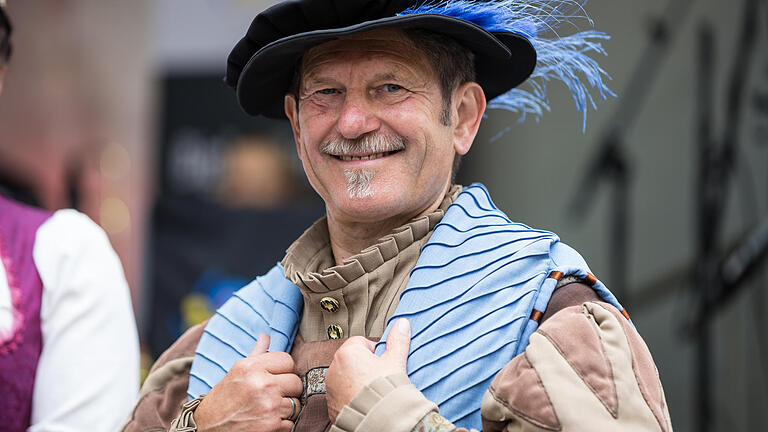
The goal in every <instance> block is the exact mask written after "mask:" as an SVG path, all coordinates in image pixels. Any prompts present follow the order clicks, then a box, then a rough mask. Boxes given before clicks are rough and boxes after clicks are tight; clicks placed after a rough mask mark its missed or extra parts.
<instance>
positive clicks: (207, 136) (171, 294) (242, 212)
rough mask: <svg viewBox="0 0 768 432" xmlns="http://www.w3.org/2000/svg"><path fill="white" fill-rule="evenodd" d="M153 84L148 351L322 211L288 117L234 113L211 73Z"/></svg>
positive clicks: (250, 274)
mask: <svg viewBox="0 0 768 432" xmlns="http://www.w3.org/2000/svg"><path fill="white" fill-rule="evenodd" d="M162 87H163V95H164V97H163V107H162V111H163V123H162V134H161V137H160V142H161V148H160V153H159V155H160V159H159V160H160V166H159V170H158V173H159V176H158V180H159V192H160V193H159V195H158V199H157V201H156V203H155V205H154V208H153V211H152V215H151V223H150V225H151V229H150V241H149V243H150V253H149V262H148V263H147V267H148V270H149V272H148V288H149V289H148V295H147V296H146V297H147V301H148V302H149V303H150V304H149V305H148V311H149V312H148V316H147V320H146V321H148V325H147V326H146V331H145V335H144V336H145V340H146V341H147V343H148V344H149V347H150V350H151V351H152V354H153V355H155V356H157V355H159V354H160V353H161V352H162V351H163V350H164V349H166V348H167V347H168V346H169V345H170V344H171V343H172V342H173V341H174V340H175V339H176V338H178V337H179V336H180V335H181V334H182V333H183V331H184V330H186V329H187V328H188V327H190V326H192V325H195V324H197V323H199V322H202V321H204V320H205V319H207V318H208V317H209V316H210V315H211V314H212V313H213V311H215V310H216V308H218V307H219V306H220V305H221V304H222V303H223V302H224V301H225V300H226V299H227V298H229V296H230V295H231V294H232V292H233V291H235V290H237V289H238V288H240V287H242V286H243V285H245V284H246V283H248V282H249V281H250V280H252V279H253V278H254V277H256V276H258V275H260V274H263V273H265V272H266V271H267V270H268V269H269V268H270V267H272V266H273V265H275V263H276V262H278V261H280V260H281V259H282V258H283V255H284V253H285V249H286V248H287V247H288V246H289V245H290V243H291V242H292V241H293V240H294V239H295V238H297V237H298V236H299V235H300V234H301V233H302V232H303V231H304V229H306V228H307V227H309V225H310V224H311V223H312V222H313V221H314V220H316V219H317V218H319V217H320V216H321V215H322V214H323V208H322V205H321V202H320V201H319V200H318V199H316V198H314V193H313V192H311V190H310V189H309V187H308V185H307V184H306V182H305V180H304V179H303V175H302V172H301V167H300V166H299V164H298V161H297V158H296V157H295V156H293V153H294V152H295V150H294V146H293V137H292V135H291V133H290V128H289V126H288V123H287V122H283V121H273V120H267V119H263V118H253V117H249V116H247V115H245V114H243V113H242V112H241V110H240V108H239V107H238V106H237V104H236V100H235V97H234V92H233V91H232V90H231V89H229V88H227V87H226V86H225V85H224V84H223V83H222V81H221V76H219V75H195V76H184V75H169V76H166V77H165V78H164V80H163V81H162ZM145 310H147V309H145Z"/></svg>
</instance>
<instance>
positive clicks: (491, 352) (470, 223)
mask: <svg viewBox="0 0 768 432" xmlns="http://www.w3.org/2000/svg"><path fill="white" fill-rule="evenodd" d="M553 272H560V274H562V275H574V276H577V277H580V278H583V279H585V280H586V279H591V280H594V277H592V276H591V273H590V272H589V267H588V266H587V264H586V262H585V261H584V259H583V258H582V257H581V256H580V255H579V254H578V253H577V252H576V251H575V250H573V249H572V248H570V247H569V246H567V245H565V244H563V243H562V242H560V239H559V238H558V237H557V236H556V235H555V234H553V233H551V232H548V231H541V230H535V229H532V228H529V227H527V226H525V225H523V224H519V223H515V222H512V221H511V220H509V218H507V216H506V215H505V214H504V213H503V212H502V211H500V210H499V209H498V208H496V206H495V205H494V204H493V202H492V201H491V198H490V196H489V194H488V191H487V190H486V189H485V187H484V186H483V185H481V184H473V185H472V186H469V187H466V188H464V190H463V191H462V193H461V194H460V195H459V196H458V198H457V199H456V201H455V202H454V203H453V204H452V205H451V206H450V207H449V208H448V210H447V211H446V213H445V216H443V218H442V220H441V221H440V223H438V224H437V226H436V227H435V229H434V232H433V234H432V236H431V238H430V239H429V241H428V242H427V244H426V245H424V247H423V248H422V251H421V255H420V257H419V260H418V261H417V263H416V266H415V267H414V268H413V270H412V271H411V275H410V279H409V281H408V284H407V285H406V288H405V290H404V291H403V293H402V294H401V297H400V303H399V305H398V307H397V308H396V310H395V313H394V314H393V315H392V317H390V318H389V320H388V322H387V327H386V330H385V332H384V336H383V337H382V339H381V341H380V342H379V343H378V344H377V345H376V353H377V354H379V355H381V354H382V353H383V352H384V350H385V348H386V337H387V334H388V333H389V331H390V329H391V328H392V325H393V323H394V322H395V320H397V319H398V318H401V317H405V318H408V320H409V321H410V323H411V332H412V340H411V348H410V353H409V356H408V366H407V368H408V369H407V372H408V376H409V377H410V379H411V382H413V384H414V385H415V386H416V388H418V389H419V390H421V391H422V393H424V395H425V396H426V397H427V399H429V400H431V401H433V402H435V403H436V404H437V405H438V406H439V407H440V414H441V415H443V416H444V417H445V418H447V419H448V420H450V421H451V422H453V423H454V424H456V425H457V426H461V427H467V428H469V427H473V428H476V429H480V428H481V427H482V425H481V419H480V403H481V401H482V396H483V393H484V392H485V390H486V389H487V388H488V386H489V385H490V383H491V381H492V380H493V378H494V376H495V375H496V373H498V371H499V370H501V368H503V367H504V365H506V364H507V362H509V361H510V360H511V359H512V358H513V357H514V356H516V355H517V354H520V353H522V352H523V351H524V350H525V347H526V346H527V344H528V338H529V337H530V335H531V333H533V332H534V331H535V330H536V328H537V326H538V323H537V322H536V321H535V320H533V319H531V313H532V312H533V310H534V309H536V310H538V311H544V310H546V307H547V304H548V303H549V299H550V297H551V296H552V292H553V291H554V289H555V287H556V285H557V282H558V279H557V278H555V277H548V276H550V275H552V274H554V273H553ZM593 288H594V289H595V291H596V292H597V293H598V294H599V295H600V297H601V298H603V300H605V301H607V302H609V303H611V304H613V305H614V306H616V307H617V308H618V309H619V310H621V309H622V308H621V305H620V304H619V303H618V301H617V300H616V298H615V297H614V296H613V294H611V293H610V292H609V291H608V289H607V288H606V287H605V286H604V285H603V284H602V283H601V282H600V281H597V282H595V283H594V284H593ZM302 304H303V300H302V296H301V293H300V291H299V288H298V287H297V286H296V285H294V284H293V283H291V282H290V281H288V280H287V279H286V278H285V276H284V274H283V269H282V267H281V266H280V265H279V264H278V265H276V266H275V267H274V268H273V269H272V270H270V271H269V272H268V273H267V274H266V275H264V276H262V277H260V278H257V279H256V280H255V281H253V282H252V283H250V284H249V285H247V286H245V287H244V288H242V289H241V290H239V291H238V292H237V293H235V295H234V296H233V297H232V298H231V299H230V300H228V301H227V302H226V303H225V304H224V305H223V306H222V307H221V308H220V309H219V310H218V311H217V312H216V314H215V315H214V316H213V317H212V318H211V320H210V321H209V323H208V325H207V326H206V328H205V331H204V333H203V337H202V338H201V339H200V343H199V344H198V347H197V350H196V353H195V358H194V360H193V363H192V370H191V372H190V382H189V389H188V394H189V397H190V398H194V397H197V396H199V395H200V394H203V393H207V392H208V391H209V390H210V389H211V387H212V386H214V385H215V384H216V383H218V382H219V381H220V380H221V379H222V378H223V377H224V375H225V374H226V372H227V371H228V370H229V368H230V367H232V365H233V364H234V363H235V362H236V361H237V360H239V359H241V358H244V357H245V356H247V355H248V353H249V352H250V351H251V349H252V348H253V346H254V344H255V343H256V336H258V335H259V334H260V333H268V334H270V336H271V338H272V339H271V342H270V348H269V349H270V351H290V348H291V344H292V342H293V338H294V337H295V335H296V331H297V329H298V325H299V321H300V316H301V308H302Z"/></svg>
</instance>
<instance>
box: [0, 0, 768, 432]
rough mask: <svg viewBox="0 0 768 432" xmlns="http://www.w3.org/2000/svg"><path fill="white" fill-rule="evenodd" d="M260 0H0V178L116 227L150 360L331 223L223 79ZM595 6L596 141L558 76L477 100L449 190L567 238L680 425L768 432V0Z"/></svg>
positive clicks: (30, 197) (592, 121) (281, 129)
mask: <svg viewBox="0 0 768 432" xmlns="http://www.w3.org/2000/svg"><path fill="white" fill-rule="evenodd" d="M272 3H274V2H273V1H258V0H217V1H215V2H213V1H205V0H134V1H130V2H118V1H108V2H105V1H100V0H37V1H34V2H29V1H21V0H9V4H8V11H9V14H10V16H11V19H12V21H13V23H14V26H15V28H14V35H13V43H14V48H15V49H14V55H13V58H12V60H11V63H10V65H9V70H8V74H7V77H6V80H5V86H4V89H3V94H2V95H0V187H3V188H4V190H5V191H6V192H7V193H10V194H12V195H14V196H16V197H18V198H20V199H22V200H25V201H28V202H34V203H36V204H37V205H39V206H41V207H45V208H49V209H56V208H62V207H68V206H73V207H76V208H78V209H80V210H81V211H83V212H85V213H87V214H88V215H89V216H91V218H93V219H94V220H95V221H97V222H98V223H99V224H100V225H101V226H102V227H103V228H104V229H105V230H106V231H107V233H108V234H109V236H110V239H111V241H112V244H113V246H114V247H115V249H116V250H117V252H118V254H119V255H120V257H121V259H122V261H123V265H124V267H125V270H126V275H127V277H128V280H129V283H130V285H131V288H132V293H133V301H134V308H135V310H136V314H137V318H138V320H139V325H140V329H141V333H142V335H141V336H142V341H143V351H144V353H145V356H146V361H147V362H150V361H151V359H152V358H153V357H154V356H156V355H157V354H159V353H160V352H161V351H162V350H163V349H165V348H166V347H167V346H168V345H169V344H170V343H171V341H173V340H174V339H175V338H176V337H178V336H179V335H180V334H181V332H183V330H184V329H186V328H187V327H189V326H190V325H193V324H195V323H197V322H200V321H202V320H204V319H206V318H207V317H208V316H209V315H210V313H211V312H212V311H213V310H215V308H216V307H217V306H218V305H219V304H220V303H221V302H222V301H223V299H226V298H227V297H228V295H229V294H230V293H231V292H232V291H233V290H234V289H237V288H238V287H240V286H242V285H243V284H244V283H246V282H247V281H249V280H250V279H252V278H253V277H254V276H256V275H258V274H261V273H263V272H264V271H265V270H266V269H268V268H269V267H271V266H272V265H274V263H275V262H277V261H279V260H280V259H282V256H283V252H284V250H285V248H286V247H287V246H288V245H289V244H290V242H291V241H292V240H293V239H295V237H296V236H297V235H298V234H299V233H301V232H302V231H303V230H304V229H305V228H306V227H308V226H309V224H310V223H311V222H312V221H313V220H315V219H316V218H317V217H319V216H320V215H322V213H323V208H322V203H321V202H320V201H319V200H318V199H317V198H316V197H315V195H314V193H313V192H312V191H311V189H310V188H309V186H308V185H307V183H306V180H304V178H303V174H302V172H301V167H300V165H299V164H298V161H297V159H296V157H295V150H294V145H293V141H292V136H291V133H290V130H289V129H288V126H287V124H286V123H283V122H279V121H267V120H264V119H255V118H251V117H248V116H245V115H244V114H242V113H241V112H240V111H239V108H238V107H237V105H236V103H235V98H234V94H233V92H232V91H231V90H230V89H228V88H227V87H225V86H224V85H223V84H222V77H223V74H224V66H225V61H226V56H227V54H228V53H229V50H230V48H231V47H232V46H233V45H234V43H235V42H236V41H237V40H238V39H239V38H240V37H241V36H242V34H243V33H244V32H245V29H246V28H247V26H248V24H249V23H250V21H251V19H252V18H253V16H254V15H255V14H256V13H258V12H259V11H260V10H262V9H263V8H264V7H266V6H267V5H269V4H272ZM587 11H588V14H589V16H590V17H591V18H592V19H593V20H594V21H595V23H596V28H597V29H598V30H602V31H604V32H606V33H608V34H610V35H611V36H612V39H611V40H609V41H607V42H605V44H604V45H605V48H606V49H607V51H608V54H609V55H608V57H605V58H601V59H599V60H600V62H601V64H602V65H603V66H604V68H605V69H606V71H607V72H608V73H609V74H611V76H612V77H613V80H612V81H611V83H610V86H611V88H612V89H613V90H614V91H615V92H616V93H617V94H618V97H617V98H615V99H610V100H608V101H606V102H603V103H601V104H600V106H599V110H598V111H590V112H589V116H588V123H587V129H586V132H585V133H582V132H581V117H580V115H579V114H577V113H576V111H575V110H574V107H573V102H572V101H571V99H570V96H569V95H568V94H567V92H566V90H565V89H564V88H561V87H558V86H552V88H551V89H550V105H551V107H552V109H551V112H548V113H546V114H545V115H544V116H543V118H542V119H541V121H540V122H537V121H535V119H528V121H527V122H526V123H523V124H516V123H515V121H514V119H512V118H511V116H510V115H509V114H508V113H505V112H494V111H490V112H489V113H488V118H487V119H486V120H485V121H484V125H483V127H482V128H481V133H480V136H479V137H478V139H477V140H476V141H475V145H474V147H473V148H472V151H471V153H470V157H468V158H465V159H464V164H463V168H462V171H461V172H460V176H459V180H460V181H461V182H463V183H465V184H466V183H469V182H473V181H481V182H483V183H485V184H486V185H487V186H488V187H489V189H490V190H491V191H493V193H494V198H495V200H496V204H497V205H498V206H499V207H500V208H502V209H503V210H505V211H506V212H507V213H508V214H509V215H510V217H511V218H512V219H513V220H517V221H519V222H523V223H526V224H529V225H533V226H536V227H538V228H543V229H549V230H553V231H555V232H557V233H558V234H559V235H560V236H561V237H562V239H563V240H564V241H565V242H567V243H569V244H570V245H572V246H574V247H575V248H576V249H578V250H579V251H580V252H581V253H582V254H583V255H584V257H585V258H586V259H587V261H588V262H589V263H590V265H591V267H592V271H593V272H594V273H595V274H596V275H598V277H600V278H601V279H602V280H603V281H604V282H606V284H607V285H608V286H609V287H611V288H612V289H613V290H614V292H616V293H617V294H618V295H619V297H620V300H621V301H622V302H623V303H624V304H625V305H626V306H627V308H628V310H629V311H630V313H631V314H632V318H633V322H634V323H635V325H636V326H637V327H638V329H639V330H640V332H641V333H642V334H643V336H644V337H645V339H646V342H647V343H648V345H649V347H650V349H651V352H652V353H653V355H654V358H655V360H656V362H657V364H658V367H659V372H660V374H661V378H662V382H663V383H664V386H665V390H666V395H667V400H668V402H669V405H670V411H671V414H672V421H673V424H674V426H675V429H676V430H678V431H701V430H713V431H757V430H764V429H765V424H768V412H766V410H765V407H767V406H768V335H767V334H766V333H768V323H766V321H765V320H764V319H763V311H764V310H766V307H768V301H766V291H767V290H768V260H766V257H765V256H766V253H765V250H766V245H768V222H767V221H768V1H766V0H735V1H728V2H725V1H715V0H707V1H704V0H699V1H694V0H647V1H643V2H638V1H629V0H619V1H615V0H614V1H608V0H593V1H590V2H589V3H588V5H587ZM575 24H577V25H578V26H579V27H580V28H582V29H585V28H587V24H586V23H584V22H578V23H575ZM562 31H563V32H564V33H567V32H570V31H571V29H569V28H564V29H562ZM502 132H503V133H502ZM500 133H502V134H500Z"/></svg>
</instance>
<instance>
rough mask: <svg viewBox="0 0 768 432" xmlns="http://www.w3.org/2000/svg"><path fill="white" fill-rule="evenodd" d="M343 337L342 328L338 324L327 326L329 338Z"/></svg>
mask: <svg viewBox="0 0 768 432" xmlns="http://www.w3.org/2000/svg"><path fill="white" fill-rule="evenodd" d="M342 337H344V330H342V329H341V326H340V325H338V324H331V325H329V326H328V338H329V339H341V338H342Z"/></svg>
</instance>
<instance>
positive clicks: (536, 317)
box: [531, 309, 544, 324]
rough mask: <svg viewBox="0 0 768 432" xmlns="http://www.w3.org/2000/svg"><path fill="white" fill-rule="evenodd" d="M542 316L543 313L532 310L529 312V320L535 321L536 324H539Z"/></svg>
mask: <svg viewBox="0 0 768 432" xmlns="http://www.w3.org/2000/svg"><path fill="white" fill-rule="evenodd" d="M543 316H544V312H542V311H540V310H538V309H534V310H532V311H531V319H532V320H534V321H536V323H538V324H541V317H543Z"/></svg>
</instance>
